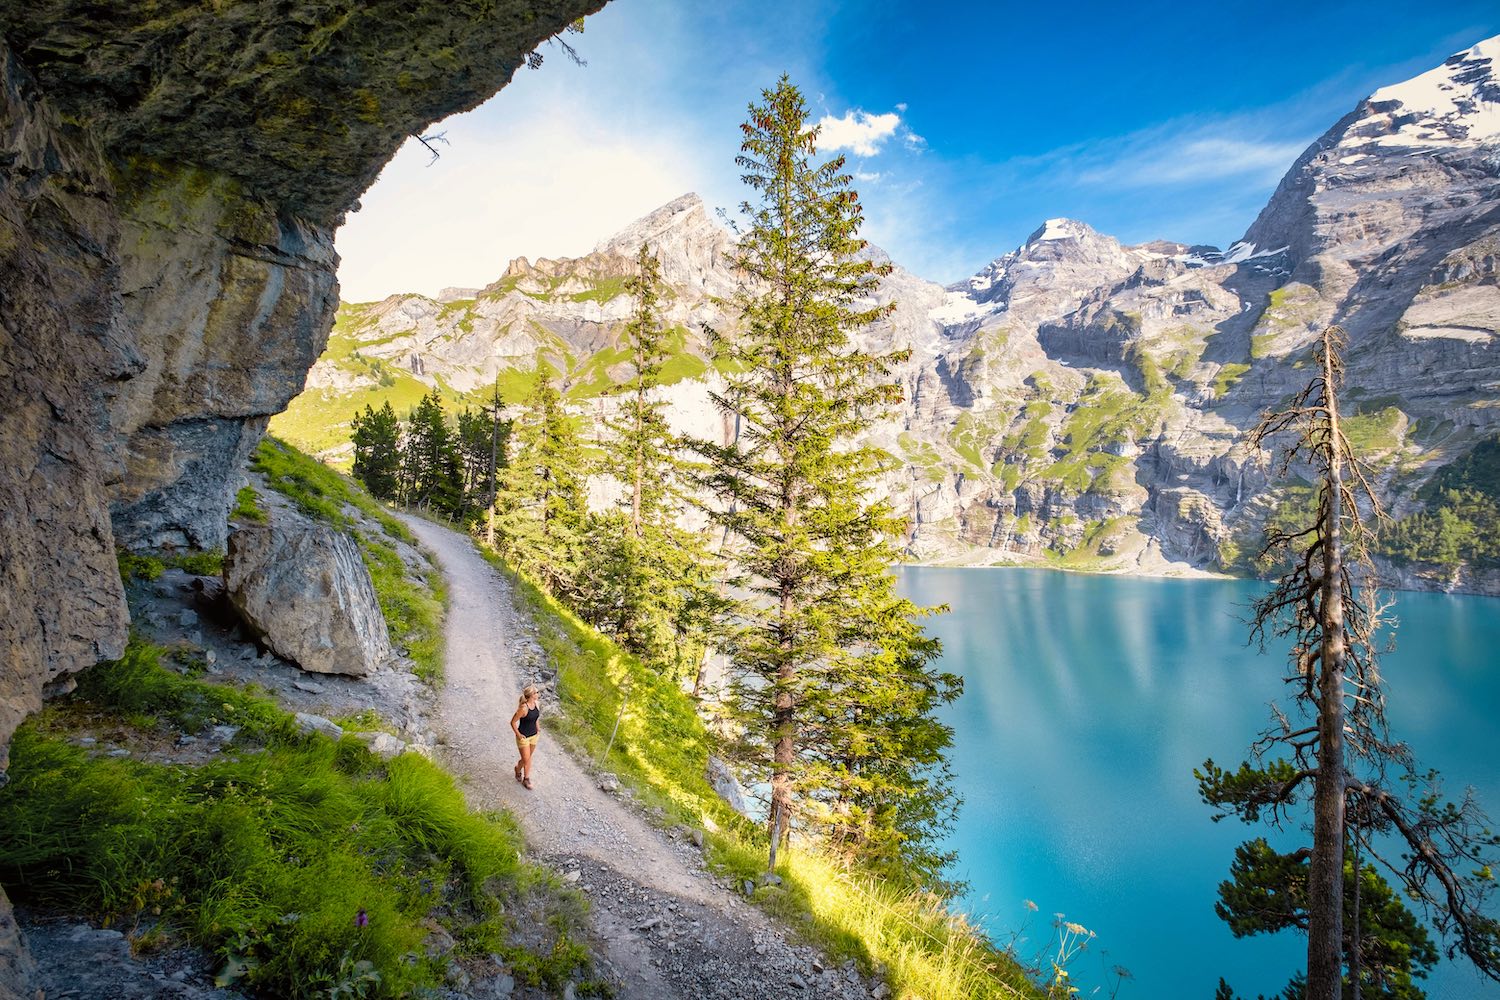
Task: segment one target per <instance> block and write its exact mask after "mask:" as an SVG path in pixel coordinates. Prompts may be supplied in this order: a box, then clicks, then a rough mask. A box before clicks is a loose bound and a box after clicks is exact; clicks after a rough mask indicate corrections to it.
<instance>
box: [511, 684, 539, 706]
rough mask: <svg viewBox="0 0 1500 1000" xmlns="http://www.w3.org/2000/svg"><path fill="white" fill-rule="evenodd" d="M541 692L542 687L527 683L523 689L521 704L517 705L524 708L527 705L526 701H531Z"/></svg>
mask: <svg viewBox="0 0 1500 1000" xmlns="http://www.w3.org/2000/svg"><path fill="white" fill-rule="evenodd" d="M541 693H542V689H541V688H539V687H537V686H536V685H535V684H528V685H526V686H525V687H524V688H522V689H521V701H520V704H518V705H517V706H516V707H517V708H523V707H525V705H526V703H527V702H528V701H530V700H531V699H532V698H535V697H536V696H537V695H539V694H541Z"/></svg>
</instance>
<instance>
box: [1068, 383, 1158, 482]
mask: <svg viewBox="0 0 1500 1000" xmlns="http://www.w3.org/2000/svg"><path fill="white" fill-rule="evenodd" d="M1158 378H1160V376H1159V374H1158ZM1163 405H1164V397H1163V396H1161V395H1159V394H1158V395H1150V396H1147V397H1144V398H1143V397H1141V396H1139V395H1137V394H1136V393H1134V392H1131V391H1130V390H1129V389H1128V388H1126V387H1125V386H1124V384H1123V383H1121V382H1119V380H1118V379H1111V378H1106V377H1104V376H1100V375H1095V376H1093V377H1091V378H1090V379H1089V381H1088V385H1087V386H1086V387H1085V389H1084V393H1083V395H1082V396H1081V397H1080V398H1079V400H1078V404H1077V406H1075V407H1074V409H1073V412H1072V413H1070V414H1068V419H1067V420H1066V421H1064V422H1063V426H1062V434H1061V436H1062V445H1063V448H1064V449H1065V453H1064V454H1063V456H1062V457H1061V458H1059V459H1058V460H1057V461H1055V462H1053V463H1052V465H1051V466H1049V467H1048V468H1047V469H1045V470H1044V471H1043V473H1042V474H1043V475H1044V476H1046V478H1048V479H1050V480H1052V481H1054V482H1057V483H1060V484H1061V485H1063V486H1064V487H1066V488H1068V489H1070V490H1073V491H1075V492H1077V493H1087V492H1090V491H1093V492H1110V491H1119V490H1122V489H1127V488H1128V487H1129V482H1128V481H1127V480H1128V466H1129V464H1130V460H1129V459H1127V458H1124V457H1123V456H1120V455H1115V454H1112V453H1111V452H1109V451H1108V450H1106V449H1108V448H1110V447H1111V446H1116V445H1122V444H1125V443H1127V442H1135V441H1138V440H1140V439H1141V438H1142V437H1143V436H1145V435H1147V434H1148V433H1149V432H1150V431H1151V430H1152V429H1153V428H1154V427H1155V426H1156V424H1157V422H1158V421H1159V420H1160V419H1161V411H1162V407H1163Z"/></svg>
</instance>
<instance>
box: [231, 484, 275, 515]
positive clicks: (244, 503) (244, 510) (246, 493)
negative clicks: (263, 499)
mask: <svg viewBox="0 0 1500 1000" xmlns="http://www.w3.org/2000/svg"><path fill="white" fill-rule="evenodd" d="M229 519H230V520H231V521H254V522H256V523H262V522H264V521H265V519H266V512H265V511H263V510H261V507H260V494H259V493H257V492H255V487H254V486H242V487H240V491H239V492H238V493H236V494H235V495H234V509H233V510H231V511H230V512H229Z"/></svg>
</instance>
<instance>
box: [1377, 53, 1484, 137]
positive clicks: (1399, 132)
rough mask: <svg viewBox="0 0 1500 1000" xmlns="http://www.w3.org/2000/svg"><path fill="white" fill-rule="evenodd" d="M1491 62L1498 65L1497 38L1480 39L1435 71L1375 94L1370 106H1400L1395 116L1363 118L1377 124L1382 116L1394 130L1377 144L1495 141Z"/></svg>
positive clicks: (1392, 113) (1383, 115) (1379, 114)
mask: <svg viewBox="0 0 1500 1000" xmlns="http://www.w3.org/2000/svg"><path fill="white" fill-rule="evenodd" d="M1496 63H1500V36H1497V37H1495V38H1487V39H1485V40H1484V41H1482V42H1480V43H1479V44H1478V45H1475V46H1474V47H1473V48H1471V49H1469V50H1468V51H1466V52H1462V53H1459V54H1458V55H1456V56H1454V57H1452V58H1451V59H1449V60H1448V61H1447V62H1445V63H1444V64H1443V65H1441V66H1439V67H1438V68H1437V69H1434V70H1429V71H1428V72H1426V73H1423V74H1422V75H1421V76H1416V77H1413V78H1412V79H1410V80H1407V81H1406V82H1404V83H1398V84H1394V85H1392V86H1389V87H1382V88H1381V89H1379V90H1377V91H1375V93H1373V94H1371V95H1370V104H1372V105H1379V104H1387V103H1395V104H1399V105H1400V111H1399V113H1398V112H1396V111H1389V112H1383V113H1378V114H1375V115H1371V116H1370V117H1369V118H1367V119H1366V120H1367V121H1369V122H1371V123H1377V122H1380V120H1381V119H1382V118H1383V119H1387V120H1388V121H1389V124H1390V125H1391V126H1394V131H1393V132H1391V133H1390V134H1388V135H1384V136H1381V137H1380V138H1379V139H1377V140H1375V141H1376V142H1377V143H1378V144H1379V145H1382V146H1407V145H1425V146H1432V145H1439V146H1440V145H1446V144H1450V143H1453V142H1455V141H1466V142H1469V143H1473V142H1485V141H1488V140H1490V139H1496V138H1500V88H1497V87H1496V84H1495V77H1494V70H1493V67H1494V66H1495V65H1496Z"/></svg>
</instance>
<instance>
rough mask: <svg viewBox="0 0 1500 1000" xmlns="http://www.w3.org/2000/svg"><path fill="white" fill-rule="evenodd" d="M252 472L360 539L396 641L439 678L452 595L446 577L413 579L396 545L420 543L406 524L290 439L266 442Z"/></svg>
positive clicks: (427, 674) (429, 676)
mask: <svg viewBox="0 0 1500 1000" xmlns="http://www.w3.org/2000/svg"><path fill="white" fill-rule="evenodd" d="M251 467H252V468H254V469H255V470H256V471H257V472H260V473H262V474H263V475H264V476H265V477H266V482H267V484H268V485H269V486H270V487H271V488H272V489H273V490H276V491H277V492H278V493H281V494H282V495H283V496H285V497H286V498H287V499H289V500H291V501H292V502H293V503H295V504H296V505H297V506H298V507H300V508H301V509H302V511H303V513H305V514H307V515H308V516H309V517H311V518H313V519H315V520H318V521H322V522H323V523H324V524H327V525H330V526H332V527H334V528H337V529H339V530H342V531H349V532H351V533H352V534H353V536H354V539H355V541H356V542H357V543H358V544H359V550H360V557H361V558H362V559H363V560H364V563H365V566H366V568H368V569H369V571H370V581H371V583H373V584H374V585H375V596H376V598H377V599H378V600H379V602H380V610H381V612H382V613H384V615H385V624H386V630H387V631H388V632H389V633H390V636H391V641H392V642H394V643H395V644H396V645H397V646H401V647H405V649H406V655H407V656H409V657H411V659H412V661H413V662H414V663H415V664H416V666H415V673H416V674H417V676H418V677H420V678H422V679H423V680H427V681H436V680H437V679H438V678H439V677H441V676H442V670H443V627H442V625H443V608H444V606H445V605H446V603H447V591H446V589H445V587H444V584H443V578H442V574H441V573H439V572H438V571H437V570H436V569H429V570H428V571H427V573H426V574H425V575H424V576H423V577H422V578H420V579H413V578H412V577H411V576H410V575H409V573H408V570H407V568H406V564H405V563H404V562H402V561H401V556H400V554H399V553H398V552H397V551H396V548H395V546H394V545H392V544H391V540H392V539H395V540H399V541H403V542H406V543H407V544H408V545H415V544H416V539H415V537H413V535H412V533H411V532H410V531H409V530H408V529H407V527H406V525H404V524H402V523H401V522H400V521H398V520H396V518H394V517H393V516H391V513H390V512H389V511H387V510H386V509H385V508H384V507H382V506H381V505H380V502H379V501H378V500H376V499H375V498H374V497H372V496H370V495H369V494H368V493H366V492H365V491H364V489H362V488H361V487H360V486H359V484H358V483H356V482H355V481H354V480H352V479H350V478H348V477H347V476H344V475H343V474H341V473H339V472H337V471H335V470H333V469H330V468H329V467H328V466H326V465H324V464H323V463H321V462H319V461H318V460H317V459H315V458H312V457H310V456H308V455H304V454H302V453H301V452H299V451H297V449H295V448H293V447H292V446H290V445H288V444H287V443H286V442H284V441H278V440H276V439H275V438H267V439H266V440H264V441H262V442H261V444H260V447H259V448H258V449H257V450H256V452H255V456H254V458H253V460H252V461H251ZM348 507H353V508H355V509H356V510H358V511H360V512H361V513H363V514H364V515H365V517H367V518H369V519H370V520H372V521H374V522H375V523H376V524H378V525H379V526H380V533H379V534H376V533H374V532H370V531H360V530H357V528H356V522H355V519H354V518H352V517H351V516H350V515H349V514H348V512H347V511H346V508H348Z"/></svg>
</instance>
